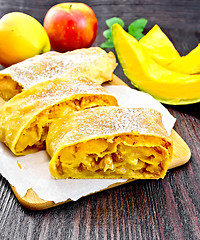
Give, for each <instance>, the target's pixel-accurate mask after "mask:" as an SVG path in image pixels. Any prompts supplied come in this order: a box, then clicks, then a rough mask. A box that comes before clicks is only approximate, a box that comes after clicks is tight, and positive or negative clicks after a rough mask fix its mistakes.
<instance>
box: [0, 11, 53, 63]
mask: <svg viewBox="0 0 200 240" xmlns="http://www.w3.org/2000/svg"><path fill="white" fill-rule="evenodd" d="M50 49H51V46H50V41H49V38H48V35H47V33H46V31H45V29H44V28H43V26H42V25H41V24H40V23H39V22H38V21H37V20H36V19H35V18H33V17H31V16H30V15H27V14H25V13H21V12H11V13H8V14H6V15H4V16H3V17H2V18H1V19H0V64H1V65H2V66H4V67H8V66H10V65H12V64H15V63H18V62H21V61H23V60H25V59H27V58H30V57H33V56H35V55H38V54H40V53H45V52H48V51H50Z"/></svg>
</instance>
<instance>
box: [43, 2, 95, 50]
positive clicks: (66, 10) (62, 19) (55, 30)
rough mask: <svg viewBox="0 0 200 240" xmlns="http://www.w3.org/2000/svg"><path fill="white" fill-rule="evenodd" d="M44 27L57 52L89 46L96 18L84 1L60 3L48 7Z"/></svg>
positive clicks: (92, 38) (93, 35)
mask: <svg viewBox="0 0 200 240" xmlns="http://www.w3.org/2000/svg"><path fill="white" fill-rule="evenodd" d="M43 25H44V28H45V30H46V31H47V34H48V36H49V39H50V43H51V46H52V48H53V49H54V50H55V51H58V52H66V51H71V50H74V49H78V48H87V47H90V46H91V45H92V44H93V42H94V40H95V38H96V35H97V18H96V16H95V14H94V12H93V10H92V9H91V8H90V7H89V6H88V5H86V4H84V3H60V4H57V5H55V6H53V7H52V8H50V9H49V11H48V12H47V14H46V16H45V18H44V23H43Z"/></svg>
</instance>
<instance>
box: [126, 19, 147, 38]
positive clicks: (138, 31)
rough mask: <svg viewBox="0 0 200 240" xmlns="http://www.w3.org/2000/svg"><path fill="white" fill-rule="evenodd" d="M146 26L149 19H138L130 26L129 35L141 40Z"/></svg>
mask: <svg viewBox="0 0 200 240" xmlns="http://www.w3.org/2000/svg"><path fill="white" fill-rule="evenodd" d="M146 24H147V19H145V18H140V19H137V20H135V21H134V22H132V23H131V24H130V25H129V26H128V33H129V34H131V35H132V36H133V37H135V38H136V39H137V40H138V39H141V38H142V37H143V36H144V35H143V34H142V32H143V31H144V28H145V26H146Z"/></svg>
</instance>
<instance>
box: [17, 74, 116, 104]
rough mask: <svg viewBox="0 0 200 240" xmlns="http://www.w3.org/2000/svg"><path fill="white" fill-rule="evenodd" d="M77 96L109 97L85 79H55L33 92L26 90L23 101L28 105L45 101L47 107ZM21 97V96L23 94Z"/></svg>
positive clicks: (100, 87)
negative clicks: (101, 95)
mask: <svg viewBox="0 0 200 240" xmlns="http://www.w3.org/2000/svg"><path fill="white" fill-rule="evenodd" d="M36 89H37V90H36ZM79 94H80V95H81V94H87V95H91V94H92V95H93V94H104V95H110V94H109V93H108V92H107V91H106V90H105V89H104V88H103V87H102V86H100V85H98V84H97V83H94V82H92V81H90V80H88V79H87V78H85V77H79V78H77V79H55V80H51V81H48V82H46V84H44V83H40V84H38V85H36V86H35V87H34V91H32V89H28V90H27V91H25V92H24V95H25V101H26V102H29V104H30V102H34V101H45V102H46V105H47V106H48V105H51V104H54V103H57V102H58V101H60V100H63V99H67V98H69V97H72V96H74V95H79ZM21 95H23V93H22V94H21ZM113 98H114V97H113Z"/></svg>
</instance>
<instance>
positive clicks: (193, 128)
mask: <svg viewBox="0 0 200 240" xmlns="http://www.w3.org/2000/svg"><path fill="white" fill-rule="evenodd" d="M58 2H61V1H54V0H53V1H49V0H48V1H47V0H43V1H39V0H35V1H31V0H23V1H22V0H18V1H17V0H7V1H3V0H0V16H3V14H5V13H7V12H10V11H22V12H25V13H28V14H31V15H32V16H34V17H35V18H37V19H38V20H39V21H40V22H41V23H42V21H43V19H44V15H45V13H46V12H47V10H48V9H49V8H50V7H51V6H52V5H54V4H56V3H58ZM85 3H87V4H89V5H90V6H91V7H92V8H93V9H94V11H95V13H96V15H97V19H98V23H99V31H98V36H97V39H96V41H95V43H94V46H99V45H100V44H101V43H102V42H103V41H104V40H105V39H104V37H103V36H102V33H103V30H105V29H106V25H105V20H106V19H107V18H110V17H113V16H120V17H121V18H123V20H124V21H125V23H126V27H127V26H128V24H129V23H130V22H131V21H133V20H134V19H136V18H139V17H146V18H147V19H148V20H149V22H148V25H147V29H146V31H147V30H149V29H150V28H151V27H152V26H153V25H154V24H155V23H157V24H158V25H160V26H161V27H162V29H163V30H164V31H165V33H167V35H168V36H169V37H170V39H171V40H172V42H173V43H174V44H175V46H176V48H177V49H178V50H179V52H180V53H182V54H186V53H187V52H189V51H190V50H191V49H192V48H194V47H195V46H196V45H197V44H198V43H199V42H200V17H199V16H200V2H199V1H198V0H191V1H186V0H182V1H178V0H175V1H172V0H165V1H163V0H155V1H154V0H143V1H140V0H132V1H131V0H127V1H126V0H124V1H122V0H115V1H114V0H107V1H105V0H103V1H97V0H93V1H85ZM115 74H116V75H117V76H119V77H120V78H121V79H123V80H124V82H126V83H128V84H129V86H131V84H130V82H129V81H128V80H127V78H126V77H125V76H124V74H123V72H122V69H121V67H120V66H118V67H117V69H116V71H115ZM165 106H166V107H167V108H168V109H169V111H170V112H171V114H172V115H174V116H175V117H176V118H177V122H176V125H175V130H176V131H177V132H178V134H179V135H180V136H181V137H182V138H183V139H184V140H185V141H186V142H187V144H188V146H189V147H190V149H191V152H192V157H191V160H190V161H189V162H188V163H187V164H186V165H184V166H181V167H179V168H176V169H173V170H171V171H169V172H168V173H167V175H166V177H165V179H163V180H159V181H154V180H145V181H136V182H131V183H128V184H126V185H123V186H120V187H116V188H113V189H110V190H107V191H104V192H100V193H96V194H94V195H91V196H88V197H85V198H82V199H80V200H79V201H77V202H70V203H67V204H63V205H60V206H58V207H55V208H52V209H47V210H43V211H31V210H27V209H26V208H24V207H22V206H21V205H20V203H19V202H18V201H17V200H16V197H15V196H14V194H13V192H12V190H11V188H10V186H9V184H8V182H7V181H6V180H5V179H4V178H3V177H2V176H0V239H6V240H7V239H14V240H15V239H17V240H18V239H19V240H21V239H30V240H32V239H41V240H43V239H69V240H71V239H81V240H82V239H83V240H84V239H92V240H93V239H98V240H101V239H120V240H121V239H142V240H143V239H147V240H149V239H150V240H151V239H166V240H174V239H178V240H179V239H181V240H182V239H183V240H184V239H189V240H190V239H192V240H193V239H194V240H196V239H200V203H199V198H200V175H199V173H200V134H199V133H200V103H198V104H193V105H187V106H167V105H165ZM80 187H81V186H80Z"/></svg>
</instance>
